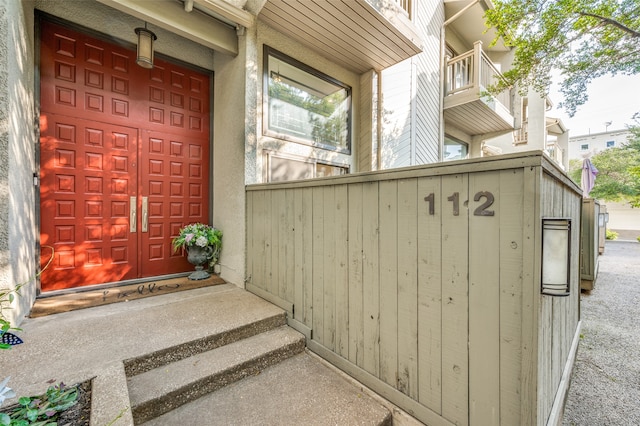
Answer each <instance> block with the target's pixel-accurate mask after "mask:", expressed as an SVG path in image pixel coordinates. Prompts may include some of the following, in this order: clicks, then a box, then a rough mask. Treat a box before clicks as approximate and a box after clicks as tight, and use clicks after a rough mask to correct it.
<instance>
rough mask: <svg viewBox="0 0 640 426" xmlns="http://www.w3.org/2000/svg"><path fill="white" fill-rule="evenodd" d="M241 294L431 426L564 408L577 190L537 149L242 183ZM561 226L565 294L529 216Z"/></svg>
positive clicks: (528, 419)
mask: <svg viewBox="0 0 640 426" xmlns="http://www.w3.org/2000/svg"><path fill="white" fill-rule="evenodd" d="M246 197H247V198H246V202H247V289H248V290H250V291H253V292H255V293H256V294H258V295H260V296H262V297H264V298H266V299H268V300H270V301H272V302H274V303H276V304H278V305H279V306H281V307H283V308H285V309H286V310H287V311H288V313H289V324H290V325H291V326H293V327H294V328H296V329H298V330H300V331H302V332H303V333H305V335H306V336H307V345H308V347H309V348H310V349H311V350H313V351H315V352H316V353H318V354H319V355H321V356H323V357H324V358H326V359H327V360H329V361H330V362H332V363H333V364H334V365H336V366H337V367H339V368H341V369H343V370H344V371H346V372H347V373H349V374H351V375H352V376H354V377H355V378H357V379H358V380H360V381H362V382H364V383H365V384H366V385H368V386H369V387H371V388H372V389H374V390H375V391H377V392H378V393H380V394H381V395H382V396H384V397H386V398H387V399H389V400H391V401H392V402H394V403H395V404H397V405H399V406H400V407H402V408H403V409H405V410H407V411H408V412H410V413H412V414H413V415H414V416H415V417H416V418H418V419H419V420H421V421H423V422H425V423H427V424H430V425H453V424H457V425H482V426H484V425H494V424H495V425H516V424H518V425H541V424H546V423H547V421H549V420H551V421H555V420H554V419H557V417H558V416H559V415H560V413H561V408H562V404H563V400H562V397H563V395H564V393H565V391H566V385H567V378H568V375H567V373H568V372H570V369H571V366H572V361H573V355H574V354H575V350H576V344H577V337H576V336H577V335H578V334H579V333H578V331H579V308H578V304H579V293H580V289H579V285H580V284H579V283H580V277H579V257H578V250H577V248H578V247H579V244H578V241H579V240H578V238H579V223H580V208H581V196H580V190H579V188H578V187H577V186H576V185H575V184H573V182H571V181H570V180H569V179H568V178H567V177H566V176H565V175H564V174H563V173H562V172H560V171H559V170H558V169H556V167H555V166H554V165H552V163H551V162H550V161H548V159H547V158H546V157H545V156H544V155H543V154H542V153H540V152H535V153H526V154H519V155H509V156H501V157H498V158H497V157H490V158H489V159H483V160H463V161H457V162H452V163H445V164H439V165H428V166H422V167H414V168H407V169H398V170H394V171H384V172H373V173H363V174H356V175H348V176H342V177H336V178H325V179H317V180H308V181H298V182H289V183H279V184H264V185H252V186H248V187H247V192H246ZM552 216H553V217H566V218H570V219H571V221H572V230H571V244H572V247H573V248H574V250H573V251H572V255H571V261H570V276H571V280H570V289H571V294H570V295H569V296H568V297H552V296H546V295H542V294H541V292H540V286H541V284H540V280H541V232H542V231H541V226H542V224H541V222H542V217H552Z"/></svg>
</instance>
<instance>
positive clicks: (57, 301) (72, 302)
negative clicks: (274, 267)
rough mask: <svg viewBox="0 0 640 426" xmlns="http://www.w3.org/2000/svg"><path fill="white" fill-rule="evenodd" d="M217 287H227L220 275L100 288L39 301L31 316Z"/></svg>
mask: <svg viewBox="0 0 640 426" xmlns="http://www.w3.org/2000/svg"><path fill="white" fill-rule="evenodd" d="M218 284H225V280H223V279H222V278H220V277H218V276H217V275H211V277H210V278H207V279H205V280H197V281H193V280H189V279H188V278H187V277H181V278H172V279H168V280H159V281H149V282H146V283H139V284H131V285H125V286H120V287H109V288H101V289H99V290H89V291H81V292H78V293H69V294H63V295H60V296H52V297H43V298H40V299H36V303H35V304H34V305H33V308H32V309H31V313H30V314H29V317H30V318H37V317H43V316H45V315H52V314H59V313H62V312H69V311H75V310H77V309H84V308H91V307H94V306H102V305H108V304H111V303H118V302H128V301H130V300H136V299H143V298H145V297H150V296H158V295H161V294H168V293H175V292H177V291H185V290H193V289H196V288H200V287H209V286H213V285H218Z"/></svg>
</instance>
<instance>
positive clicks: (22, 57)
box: [0, 0, 36, 325]
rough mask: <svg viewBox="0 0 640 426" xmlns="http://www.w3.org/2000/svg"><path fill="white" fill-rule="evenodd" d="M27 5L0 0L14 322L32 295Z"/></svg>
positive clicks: (3, 244) (7, 281)
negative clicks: (15, 292)
mask: <svg viewBox="0 0 640 426" xmlns="http://www.w3.org/2000/svg"><path fill="white" fill-rule="evenodd" d="M29 12H30V9H29V7H28V5H26V4H24V3H22V2H20V1H18V0H8V1H4V2H2V3H1V4H0V28H2V33H0V57H2V58H3V59H2V61H0V287H1V288H15V286H16V285H19V284H22V283H25V285H24V287H23V288H22V289H21V291H20V297H18V298H16V300H15V301H14V303H13V306H12V309H10V310H4V311H3V315H4V316H5V317H6V318H7V319H8V320H9V321H10V322H11V323H12V324H14V325H19V324H20V322H21V321H22V319H23V318H24V316H25V315H26V314H27V313H28V310H29V308H30V306H31V304H32V302H33V300H34V298H35V291H36V288H35V275H34V272H33V271H34V270H35V262H36V257H35V235H36V223H35V220H36V218H35V211H34V209H33V205H34V200H35V190H34V185H33V172H34V171H35V160H34V151H33V146H34V143H35V136H36V134H35V126H34V124H35V119H34V93H33V87H34V83H33V81H34V80H33V73H32V72H31V71H32V70H33V64H34V59H33V48H32V46H33V32H32V31H31V30H30V28H32V27H33V19H32V14H30V13H29Z"/></svg>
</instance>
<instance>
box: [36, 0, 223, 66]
mask: <svg viewBox="0 0 640 426" xmlns="http://www.w3.org/2000/svg"><path fill="white" fill-rule="evenodd" d="M33 6H34V7H35V8H37V9H38V10H41V11H43V12H46V13H48V14H50V15H54V16H56V17H59V18H62V19H65V20H68V21H70V22H73V23H75V24H78V25H82V26H85V27H87V28H90V29H92V30H94V31H98V32H101V33H104V34H107V35H110V36H111V37H113V38H114V39H116V40H119V41H126V42H129V43H131V45H132V46H133V45H135V43H136V41H137V40H136V34H135V32H134V28H136V27H139V26H144V22H143V21H142V20H140V19H138V18H135V17H133V16H129V15H127V14H125V13H122V12H119V11H117V10H116V9H113V8H110V7H108V6H105V5H103V4H101V3H97V2H96V1H94V0H74V1H64V0H34V1H33ZM149 29H150V30H151V31H153V32H154V33H155V34H156V35H157V36H158V40H156V42H155V44H154V49H155V51H156V54H164V55H168V56H170V57H172V58H175V59H180V60H182V61H185V62H187V63H190V64H193V65H197V66H199V67H202V68H205V69H208V70H212V69H213V56H214V53H213V51H212V50H211V49H209V48H207V47H205V46H201V45H198V44H196V43H193V42H191V41H189V40H186V39H185V38H183V37H180V36H178V35H176V34H172V33H171V32H169V31H167V30H164V29H162V28H159V27H157V26H154V25H149Z"/></svg>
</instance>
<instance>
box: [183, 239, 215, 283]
mask: <svg viewBox="0 0 640 426" xmlns="http://www.w3.org/2000/svg"><path fill="white" fill-rule="evenodd" d="M212 254H213V248H212V247H210V246H205V247H200V246H189V247H187V261H189V263H191V264H192V265H195V267H196V271H195V272H194V273H192V274H191V275H189V279H190V280H204V279H207V278H209V277H210V276H211V275H209V273H208V272H207V271H205V270H204V267H203V265H205V264H206V263H207V262H208V261H209V259H210V258H211V255H212Z"/></svg>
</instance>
